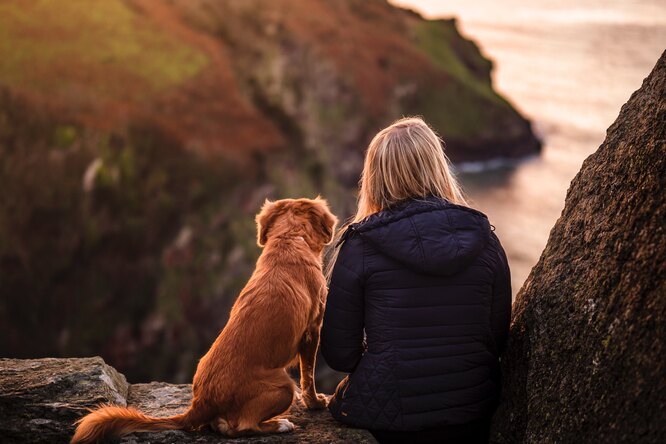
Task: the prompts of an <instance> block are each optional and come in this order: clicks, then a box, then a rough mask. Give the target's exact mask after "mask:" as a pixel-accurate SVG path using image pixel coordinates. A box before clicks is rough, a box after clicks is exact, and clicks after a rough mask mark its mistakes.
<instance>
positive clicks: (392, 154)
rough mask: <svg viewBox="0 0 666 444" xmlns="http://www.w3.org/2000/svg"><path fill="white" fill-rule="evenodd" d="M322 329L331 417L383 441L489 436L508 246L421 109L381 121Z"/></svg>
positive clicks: (505, 308) (335, 261) (336, 258)
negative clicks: (333, 384)
mask: <svg viewBox="0 0 666 444" xmlns="http://www.w3.org/2000/svg"><path fill="white" fill-rule="evenodd" d="M338 236H339V240H338V246H337V248H336V250H335V251H334V254H333V258H332V260H331V264H330V265H329V270H331V272H330V274H329V279H330V289H329V294H328V301H327V303H326V313H325V315H324V323H323V327H322V335H321V351H322V354H323V356H324V359H325V360H326V362H327V363H328V365H329V366H330V367H332V368H333V369H335V370H339V371H342V372H346V373H349V376H348V377H347V378H345V379H344V380H343V381H342V382H341V383H340V385H339V386H338V388H337V389H336V392H335V394H334V395H333V398H332V399H331V402H330V405H329V409H330V411H331V413H332V414H333V416H334V417H335V418H336V419H337V420H339V421H341V422H343V423H346V424H348V425H351V426H355V427H360V428H367V429H370V430H371V431H372V432H373V434H374V435H375V437H377V439H378V440H379V441H380V442H409V443H412V442H437V443H441V442H445V443H449V442H464V443H471V442H487V441H488V428H489V422H490V417H491V415H492V413H493V410H494V408H495V406H496V403H497V400H498V396H499V389H500V378H499V376H500V375H499V356H500V353H501V351H502V348H503V346H504V342H505V339H506V336H507V333H508V328H509V320H510V317H511V283H510V277H509V267H508V264H507V260H506V255H505V253H504V250H503V249H502V246H501V245H500V242H499V240H498V239H497V236H495V234H494V233H493V229H492V228H491V225H490V224H489V222H488V219H487V218H486V216H485V215H484V214H482V213H480V212H479V211H476V210H474V209H471V208H469V207H468V206H467V205H466V203H465V199H464V198H463V195H462V192H461V190H460V187H459V185H458V184H457V183H456V180H455V179H454V177H453V175H452V174H451V172H450V168H449V163H448V160H447V158H446V156H445V155H444V150H443V147H442V144H441V142H440V140H439V138H438V137H437V136H436V135H435V133H434V132H433V131H432V130H431V129H430V127H428V125H427V124H426V123H425V122H424V121H423V120H421V119H419V118H406V119H401V120H398V121H397V122H395V123H393V124H392V125H391V126H389V127H388V128H385V129H383V130H382V131H380V132H379V133H378V134H377V135H376V136H375V138H374V139H373V140H372V142H371V143H370V145H369V147H368V151H367V153H366V157H365V165H364V168H363V175H362V178H361V185H360V194H359V200H358V211H357V213H356V215H355V216H354V218H353V220H352V221H351V222H350V223H349V224H347V225H346V226H344V227H343V228H342V229H341V230H340V232H339V233H338Z"/></svg>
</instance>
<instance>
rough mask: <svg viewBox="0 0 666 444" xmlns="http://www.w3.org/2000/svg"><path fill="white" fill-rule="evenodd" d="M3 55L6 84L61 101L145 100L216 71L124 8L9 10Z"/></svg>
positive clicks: (13, 5)
mask: <svg viewBox="0 0 666 444" xmlns="http://www.w3.org/2000/svg"><path fill="white" fill-rule="evenodd" d="M0 53H1V54H2V57H1V58H0V83H3V84H6V85H11V86H13V87H15V88H20V89H26V90H29V91H31V92H36V93H40V94H44V95H58V96H61V98H62V99H68V98H71V99H75V97H74V95H75V94H82V95H85V96H88V97H90V98H91V99H94V100H104V99H106V100H118V99H125V100H130V101H134V100H137V99H142V98H143V99H145V98H148V97H151V96H152V95H153V94H155V93H157V92H160V91H164V90H165V89H167V88H170V87H174V86H177V85H180V84H182V83H183V82H184V81H186V80H189V79H192V78H193V77H194V76H195V75H197V74H198V73H199V72H201V70H202V69H203V68H204V67H206V66H207V64H208V63H209V60H208V57H207V55H206V54H205V53H204V52H203V51H201V50H199V49H198V48H195V47H193V46H191V45H188V44H186V43H185V42H183V41H182V40H181V39H179V38H177V37H176V36H173V35H169V34H168V33H165V32H164V31H163V30H162V29H160V28H159V27H158V26H157V25H156V24H153V23H151V22H150V21H148V20H146V19H145V17H144V16H143V15H140V14H138V13H137V11H136V10H133V9H132V8H130V6H129V5H128V4H127V3H125V2H123V1H122V0H103V1H100V0H95V1H86V0H70V1H66V2H61V1H57V0H27V1H9V2H3V3H2V4H0Z"/></svg>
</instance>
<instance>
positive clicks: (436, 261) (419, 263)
mask: <svg viewBox="0 0 666 444" xmlns="http://www.w3.org/2000/svg"><path fill="white" fill-rule="evenodd" d="M353 232H356V233H358V234H359V235H360V236H362V237H363V239H365V240H367V241H368V242H370V243H371V244H372V245H373V246H374V247H375V248H376V249H377V250H379V251H380V252H382V253H383V254H385V255H387V256H389V257H390V258H392V259H394V260H396V261H398V262H400V263H402V264H404V265H405V266H406V267H408V268H410V269H412V270H413V271H415V272H418V273H425V274H431V275H451V274H455V273H458V272H459V271H460V270H463V269H465V268H466V267H467V266H468V265H469V264H470V263H471V262H472V261H473V260H474V259H475V258H476V257H477V256H478V255H479V253H481V251H482V250H483V248H484V247H485V245H486V243H487V242H488V240H489V238H490V232H491V229H490V223H489V222H488V218H487V217H486V215H485V214H483V213H481V212H480V211H477V210H474V209H472V208H468V207H465V206H461V205H455V204H452V203H450V202H448V201H447V200H445V199H441V198H436V197H428V198H426V199H423V200H416V199H410V200H406V201H402V202H400V203H398V204H396V205H394V206H392V207H391V208H390V209H387V210H384V211H380V212H379V213H376V214H373V215H371V216H369V217H368V218H366V219H365V220H363V221H361V222H358V223H356V224H352V225H350V226H349V229H348V230H347V232H346V233H345V236H344V237H343V239H345V238H346V236H348V235H350V234H351V233H353Z"/></svg>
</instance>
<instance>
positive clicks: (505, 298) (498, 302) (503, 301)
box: [490, 234, 512, 354]
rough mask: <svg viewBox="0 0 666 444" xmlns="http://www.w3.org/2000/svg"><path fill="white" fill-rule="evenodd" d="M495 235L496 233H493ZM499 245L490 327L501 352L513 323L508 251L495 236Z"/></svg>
mask: <svg viewBox="0 0 666 444" xmlns="http://www.w3.org/2000/svg"><path fill="white" fill-rule="evenodd" d="M493 237H495V236H494V234H493ZM495 240H496V245H497V249H498V251H497V255H498V266H497V270H496V275H495V282H494V283H493V300H492V304H491V311H490V327H491V329H492V333H493V337H494V339H495V344H496V345H497V350H498V352H499V353H500V354H501V353H502V352H503V351H504V345H505V344H506V338H507V336H508V335H509V325H510V324H511V298H512V295H511V272H510V270H509V263H508V260H507V258H506V253H505V252H504V249H503V248H502V245H501V244H500V242H499V239H497V237H495Z"/></svg>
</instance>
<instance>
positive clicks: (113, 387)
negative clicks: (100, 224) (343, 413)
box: [0, 357, 376, 444]
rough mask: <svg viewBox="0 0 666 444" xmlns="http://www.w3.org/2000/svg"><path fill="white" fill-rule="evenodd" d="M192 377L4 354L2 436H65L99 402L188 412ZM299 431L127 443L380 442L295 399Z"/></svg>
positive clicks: (166, 435) (175, 435)
mask: <svg viewBox="0 0 666 444" xmlns="http://www.w3.org/2000/svg"><path fill="white" fill-rule="evenodd" d="M191 397H192V392H191V387H190V385H188V384H167V383H162V382H151V383H150V384H128V382H127V380H126V379H125V376H123V375H122V374H121V373H118V372H117V371H116V370H115V369H114V368H113V367H111V366H109V365H107V364H106V363H104V361H103V360H102V358H99V357H97V358H71V359H50V358H47V359H30V360H22V359H0V442H2V443H3V444H9V443H66V442H68V441H69V439H70V437H71V436H72V434H73V432H74V426H73V423H74V421H76V420H77V419H78V418H80V417H81V416H83V415H84V414H86V413H87V409H89V408H91V407H95V406H96V405H98V404H100V403H114V404H118V405H122V406H133V407H136V408H137V409H139V410H141V411H142V412H144V413H147V414H149V415H153V416H170V415H174V414H177V413H180V412H182V411H184V410H185V409H186V408H187V406H188V405H189V402H190V399H191ZM287 416H288V417H289V419H290V420H291V421H292V422H294V424H296V430H295V431H294V432H293V433H288V434H280V435H267V436H261V437H255V438H239V439H224V438H222V437H221V436H220V435H219V434H215V433H213V432H209V431H207V432H199V433H189V432H181V431H167V432H160V433H135V434H132V435H128V436H126V437H124V438H123V439H122V440H121V441H120V442H121V443H127V444H129V443H132V444H139V443H220V442H225V443H226V442H228V443H240V442H243V443H266V444H268V443H375V442H376V441H375V440H374V438H373V437H372V435H371V434H370V433H369V432H367V431H365V430H359V429H352V428H348V427H345V426H343V425H341V424H339V423H337V422H335V421H334V420H333V418H331V416H330V414H329V413H328V412H327V411H319V412H310V411H306V410H305V409H304V408H303V407H301V405H300V403H294V405H293V407H292V409H291V411H290V412H289V413H288V415H287Z"/></svg>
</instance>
